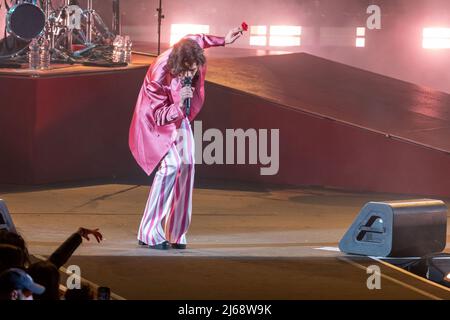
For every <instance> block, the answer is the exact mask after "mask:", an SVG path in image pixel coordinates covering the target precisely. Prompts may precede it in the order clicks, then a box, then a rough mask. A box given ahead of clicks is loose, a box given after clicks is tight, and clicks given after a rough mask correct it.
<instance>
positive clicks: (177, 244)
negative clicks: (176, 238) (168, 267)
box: [172, 243, 186, 250]
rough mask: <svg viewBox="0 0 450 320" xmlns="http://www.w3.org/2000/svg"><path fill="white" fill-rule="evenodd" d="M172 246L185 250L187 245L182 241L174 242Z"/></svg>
mask: <svg viewBox="0 0 450 320" xmlns="http://www.w3.org/2000/svg"><path fill="white" fill-rule="evenodd" d="M172 248H174V249H181V250H184V249H186V245H185V244H182V243H172Z"/></svg>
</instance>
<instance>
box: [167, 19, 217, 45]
mask: <svg viewBox="0 0 450 320" xmlns="http://www.w3.org/2000/svg"><path fill="white" fill-rule="evenodd" d="M197 33H206V34H208V33H209V25H204V24H172V25H171V27H170V45H171V46H172V45H174V44H175V43H177V42H178V41H179V40H180V39H181V38H183V37H184V36H185V35H187V34H197Z"/></svg>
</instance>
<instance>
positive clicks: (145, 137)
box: [128, 34, 225, 175]
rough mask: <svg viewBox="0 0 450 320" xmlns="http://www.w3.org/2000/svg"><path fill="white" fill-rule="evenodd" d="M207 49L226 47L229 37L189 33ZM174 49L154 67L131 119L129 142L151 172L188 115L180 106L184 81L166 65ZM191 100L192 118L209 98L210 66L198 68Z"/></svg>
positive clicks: (143, 164)
mask: <svg viewBox="0 0 450 320" xmlns="http://www.w3.org/2000/svg"><path fill="white" fill-rule="evenodd" d="M186 38H190V39H193V40H195V41H197V43H198V44H199V45H200V46H201V47H202V48H204V49H206V48H209V47H212V46H224V45H225V38H224V37H216V36H210V35H204V34H199V35H188V36H186ZM171 52H172V49H171V48H170V49H168V50H167V51H165V52H163V53H162V54H161V55H160V56H159V57H158V58H156V60H155V61H154V62H153V64H152V65H151V66H150V68H149V70H148V72H147V75H146V76H145V79H144V83H143V84H142V87H141V91H140V93H139V96H138V100H137V103H136V107H135V110H134V115H133V120H132V121H131V126H130V132H129V140H128V144H129V147H130V150H131V153H132V154H133V156H134V158H135V159H136V161H137V163H138V164H139V166H140V167H141V168H142V169H143V170H144V171H145V172H146V173H147V175H150V174H151V173H152V172H153V170H154V169H155V167H156V166H157V165H158V163H159V162H160V161H161V160H162V158H163V157H164V156H165V154H166V153H167V151H169V148H170V146H171V145H172V143H173V142H174V141H175V138H176V135H177V132H176V130H177V128H178V127H179V126H180V123H181V120H182V119H183V118H184V117H185V115H184V113H183V112H182V110H181V109H180V108H179V103H180V89H181V83H180V80H179V78H178V77H173V76H172V75H171V73H170V72H169V71H168V70H166V68H165V66H166V64H167V60H168V58H169V55H170V53H171ZM198 73H199V75H198V76H199V78H198V80H197V81H196V84H195V91H194V97H193V98H192V101H191V114H190V116H189V121H192V120H193V119H194V118H195V117H196V115H197V114H198V113H199V111H200V109H201V108H202V105H203V102H204V100H205V88H204V84H205V75H206V65H204V66H203V67H201V68H200V69H199V71H198Z"/></svg>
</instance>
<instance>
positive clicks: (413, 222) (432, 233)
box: [339, 199, 447, 257]
mask: <svg viewBox="0 0 450 320" xmlns="http://www.w3.org/2000/svg"><path fill="white" fill-rule="evenodd" d="M446 240H447V207H446V205H445V204H444V202H442V201H440V200H430V199H421V200H403V201H389V202H369V203H367V204H366V205H365V206H364V207H363V208H362V209H361V211H360V213H359V215H358V216H357V218H356V219H355V221H354V222H353V224H352V225H351V226H350V228H349V229H348V231H347V232H346V233H345V235H344V237H343V238H342V240H341V241H340V242H339V249H340V250H341V251H342V252H345V253H348V254H358V255H365V256H376V257H422V256H425V255H428V254H431V253H437V252H442V251H443V250H444V249H445V246H446Z"/></svg>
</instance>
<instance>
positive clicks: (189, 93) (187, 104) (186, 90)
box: [180, 77, 195, 117]
mask: <svg viewBox="0 0 450 320" xmlns="http://www.w3.org/2000/svg"><path fill="white" fill-rule="evenodd" d="M194 89H195V88H192V77H184V78H183V84H182V88H181V91H180V96H181V101H180V104H181V106H180V107H181V108H183V107H184V109H185V113H186V115H187V116H188V117H189V116H190V115H191V99H192V98H193V97H194Z"/></svg>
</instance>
